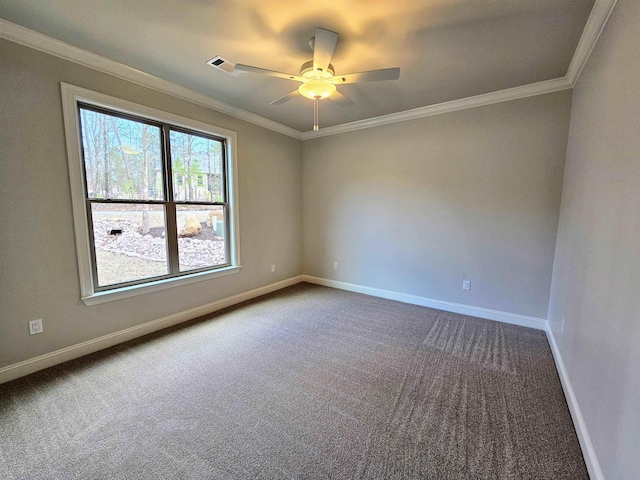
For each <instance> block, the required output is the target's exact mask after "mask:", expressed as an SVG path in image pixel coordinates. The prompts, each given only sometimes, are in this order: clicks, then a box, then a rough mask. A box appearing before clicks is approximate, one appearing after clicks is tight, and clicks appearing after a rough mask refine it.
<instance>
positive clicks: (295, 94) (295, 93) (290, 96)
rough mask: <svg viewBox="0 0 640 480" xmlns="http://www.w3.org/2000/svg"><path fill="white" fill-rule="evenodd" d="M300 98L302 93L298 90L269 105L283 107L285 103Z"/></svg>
mask: <svg viewBox="0 0 640 480" xmlns="http://www.w3.org/2000/svg"><path fill="white" fill-rule="evenodd" d="M299 96H300V92H299V91H298V90H294V91H293V92H291V93H287V94H286V95H285V96H284V97H280V98H279V99H277V100H274V101H273V102H271V103H270V104H269V105H282V104H283V103H286V102H288V101H289V100H291V99H293V98H296V97H299Z"/></svg>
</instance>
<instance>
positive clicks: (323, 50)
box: [235, 28, 400, 132]
mask: <svg viewBox="0 0 640 480" xmlns="http://www.w3.org/2000/svg"><path fill="white" fill-rule="evenodd" d="M337 43H338V34H337V33H336V32H332V31H330V30H325V29H323V28H318V29H316V35H315V37H312V38H311V40H310V41H309V45H310V46H311V49H312V50H313V60H309V61H308V62H305V63H303V64H302V66H301V67H300V73H299V74H298V75H290V74H288V73H281V72H276V71H274V70H266V69H264V68H258V67H252V66H250V65H242V64H236V65H235V69H236V70H239V71H241V72H248V73H258V74H261V75H270V76H272V77H278V78H284V79H286V80H294V81H296V82H301V85H300V86H299V87H298V88H297V89H296V90H294V91H293V92H291V93H289V94H287V95H285V96H284V97H280V98H278V99H277V100H274V101H273V102H271V103H270V105H282V104H283V103H285V102H288V101H289V100H291V99H292V98H295V97H297V96H299V95H302V96H304V97H306V98H310V99H311V100H313V131H314V132H315V131H318V129H319V127H318V101H319V100H322V99H325V98H329V99H330V100H332V101H334V102H336V103H337V104H338V105H339V106H341V107H348V106H350V105H353V102H352V101H351V100H349V99H348V98H347V97H345V96H344V95H342V94H341V93H340V92H338V91H337V89H336V85H345V84H348V83H359V82H376V81H380V80H397V79H398V78H400V69H399V68H384V69H381V70H370V71H367V72H359V73H348V74H346V75H336V74H335V70H334V68H333V65H331V57H332V56H333V51H334V50H335V48H336V44H337Z"/></svg>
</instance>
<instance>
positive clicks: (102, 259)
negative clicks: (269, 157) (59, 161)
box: [62, 84, 239, 305]
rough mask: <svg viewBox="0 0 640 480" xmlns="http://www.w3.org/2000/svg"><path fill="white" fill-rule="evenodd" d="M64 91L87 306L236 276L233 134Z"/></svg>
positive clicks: (71, 89) (105, 98) (98, 96)
mask: <svg viewBox="0 0 640 480" xmlns="http://www.w3.org/2000/svg"><path fill="white" fill-rule="evenodd" d="M62 91H63V102H64V111H65V127H66V133H67V143H68V153H69V171H70V177H71V186H72V199H73V208H74V219H75V223H76V240H77V244H78V261H79V265H80V277H81V287H82V296H83V300H84V301H85V303H87V304H88V305H90V304H95V303H102V302H103V301H108V300H112V299H117V298H124V297H129V296H132V295H137V294H140V293H146V292H148V291H154V290H158V289H164V288H169V287H171V286H174V285H177V284H184V283H190V282H193V281H199V280H204V279H208V278H212V277H214V276H220V275H227V274H230V273H236V272H237V271H238V270H239V252H238V246H237V245H238V241H237V212H236V211H235V203H236V202H235V194H236V188H235V161H234V151H235V148H234V144H235V134H233V132H228V131H226V130H223V129H220V128H217V127H213V126H211V125H206V124H202V123H200V122H196V121H193V120H190V119H186V118H183V117H178V116H176V115H173V114H170V113H166V112H161V111H158V110H155V109H151V108H149V107H143V106H140V105H136V104H133V103H130V102H126V101H123V100H119V99H116V98H113V97H108V96H105V95H102V94H98V93H95V92H90V91H88V90H84V89H81V88H78V87H74V86H71V85H66V84H63V85H62ZM206 180H208V181H206Z"/></svg>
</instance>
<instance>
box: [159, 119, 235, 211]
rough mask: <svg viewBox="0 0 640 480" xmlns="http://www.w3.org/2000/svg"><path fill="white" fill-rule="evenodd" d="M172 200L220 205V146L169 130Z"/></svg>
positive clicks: (222, 189)
mask: <svg viewBox="0 0 640 480" xmlns="http://www.w3.org/2000/svg"><path fill="white" fill-rule="evenodd" d="M169 139H170V142H171V168H172V170H173V175H172V177H173V196H174V199H175V200H176V201H182V202H224V201H226V199H225V193H224V192H225V191H226V189H225V184H224V173H225V172H224V169H223V144H222V142H221V141H219V140H213V139H211V138H206V137H203V136H200V135H194V134H192V133H184V132H177V131H175V130H171V133H170V135H169Z"/></svg>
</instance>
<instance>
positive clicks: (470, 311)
mask: <svg viewBox="0 0 640 480" xmlns="http://www.w3.org/2000/svg"><path fill="white" fill-rule="evenodd" d="M302 279H303V281H305V282H309V283H315V284H316V285H324V286H325V287H333V288H339V289H341V290H348V291H350V292H357V293H364V294H365V295H372V296H374V297H381V298H388V299H389V300H397V301H399V302H404V303H411V304H413V305H420V306H423V307H430V308H437V309H438V310H444V311H445V312H453V313H460V314H462V315H469V316H472V317H478V318H484V319H486V320H495V321H497V322H503V323H510V324H512V325H520V326H521V327H529V328H535V329H537V330H546V328H547V320H546V319H544V318H537V317H528V316H526V315H519V314H517V313H509V312H501V311H499V310H491V309H489V308H482V307H475V306H473V305H464V304H462V303H453V302H445V301H443V300H434V299H432V298H426V297H420V296H418V295H411V294H408V293H401V292H394V291H392V290H383V289H381V288H372V287H365V286H362V285H356V284H353V283H346V282H340V281H337V280H329V279H326V278H320V277H313V276H311V275H303V276H302Z"/></svg>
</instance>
